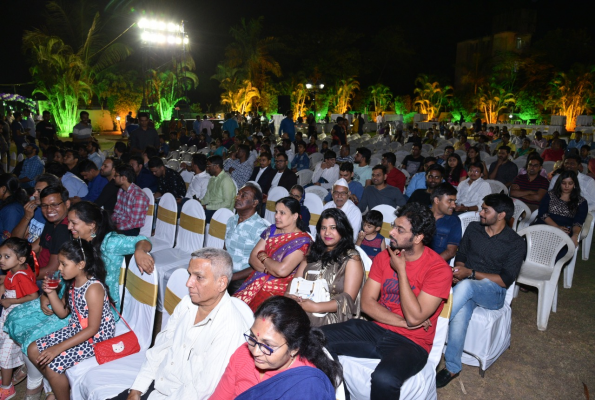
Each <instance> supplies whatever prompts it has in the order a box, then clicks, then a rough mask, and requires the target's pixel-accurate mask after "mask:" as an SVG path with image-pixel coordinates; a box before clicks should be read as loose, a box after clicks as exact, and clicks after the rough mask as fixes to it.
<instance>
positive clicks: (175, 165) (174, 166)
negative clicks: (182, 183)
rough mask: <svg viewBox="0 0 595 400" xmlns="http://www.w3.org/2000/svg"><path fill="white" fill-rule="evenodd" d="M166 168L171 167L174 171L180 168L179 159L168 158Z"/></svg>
mask: <svg viewBox="0 0 595 400" xmlns="http://www.w3.org/2000/svg"><path fill="white" fill-rule="evenodd" d="M166 167H167V168H171V169H173V170H174V171H179V170H180V161H179V160H169V161H168V162H167V164H166Z"/></svg>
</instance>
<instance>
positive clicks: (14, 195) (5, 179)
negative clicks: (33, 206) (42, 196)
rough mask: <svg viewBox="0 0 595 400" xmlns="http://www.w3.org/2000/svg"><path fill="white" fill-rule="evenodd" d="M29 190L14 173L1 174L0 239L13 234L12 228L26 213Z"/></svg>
mask: <svg viewBox="0 0 595 400" xmlns="http://www.w3.org/2000/svg"><path fill="white" fill-rule="evenodd" d="M28 200H29V199H28V198H27V192H25V190H24V189H23V188H21V185H20V183H19V178H17V177H16V175H13V174H2V175H0V201H1V203H0V241H3V240H6V239H8V238H9V237H10V236H11V232H12V230H13V229H14V228H15V227H16V226H17V225H18V224H19V222H20V221H21V219H22V218H23V216H24V215H25V209H24V208H23V206H24V205H25V204H26V203H27V201H28Z"/></svg>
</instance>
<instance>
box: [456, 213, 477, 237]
mask: <svg viewBox="0 0 595 400" xmlns="http://www.w3.org/2000/svg"><path fill="white" fill-rule="evenodd" d="M459 219H460V220H461V236H462V235H464V234H465V230H466V229H467V227H468V226H469V224H470V223H471V222H473V221H479V212H477V211H467V212H465V213H462V214H460V215H459Z"/></svg>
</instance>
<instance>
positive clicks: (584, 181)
mask: <svg viewBox="0 0 595 400" xmlns="http://www.w3.org/2000/svg"><path fill="white" fill-rule="evenodd" d="M580 165H581V158H580V156H579V155H578V154H567V155H565V156H564V164H563V168H564V171H574V172H576V176H577V178H578V183H579V185H580V187H581V196H582V197H583V198H584V199H585V200H587V203H588V204H589V211H591V210H595V180H594V179H593V178H591V177H590V176H588V175H585V174H583V173H582V172H579V170H578V168H579V166H580ZM559 176H560V174H556V175H555V176H554V177H553V178H552V181H551V182H550V187H549V189H548V190H552V189H553V188H554V185H555V184H556V181H557V180H558V177H559Z"/></svg>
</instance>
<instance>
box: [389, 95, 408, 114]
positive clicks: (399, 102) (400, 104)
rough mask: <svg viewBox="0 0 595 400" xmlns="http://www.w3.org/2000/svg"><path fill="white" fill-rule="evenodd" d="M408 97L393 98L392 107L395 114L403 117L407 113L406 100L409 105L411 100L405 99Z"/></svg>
mask: <svg viewBox="0 0 595 400" xmlns="http://www.w3.org/2000/svg"><path fill="white" fill-rule="evenodd" d="M407 97H409V96H395V98H394V100H395V101H394V103H393V107H394V109H395V114H402V115H405V114H407V113H408V112H409V108H408V107H407V100H409V103H411V99H410V98H409V99H407Z"/></svg>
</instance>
